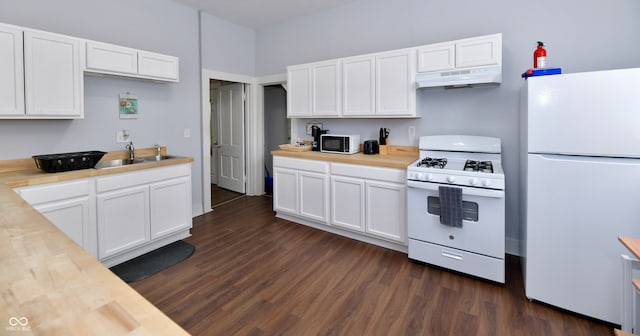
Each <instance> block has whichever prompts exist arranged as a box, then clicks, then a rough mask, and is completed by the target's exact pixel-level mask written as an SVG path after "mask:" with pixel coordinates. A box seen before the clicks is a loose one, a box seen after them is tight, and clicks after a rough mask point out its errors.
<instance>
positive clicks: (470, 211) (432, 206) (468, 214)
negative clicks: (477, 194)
mask: <svg viewBox="0 0 640 336" xmlns="http://www.w3.org/2000/svg"><path fill="white" fill-rule="evenodd" d="M427 212H428V213H430V214H432V215H436V216H440V198H439V197H436V196H428V197H427ZM462 219H464V220H466V221H471V222H477V221H478V203H475V202H467V201H462Z"/></svg>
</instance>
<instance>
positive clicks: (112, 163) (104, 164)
mask: <svg viewBox="0 0 640 336" xmlns="http://www.w3.org/2000/svg"><path fill="white" fill-rule="evenodd" d="M142 162H144V160H143V159H133V160H131V159H120V160H109V161H100V162H98V164H96V167H95V168H96V169H103V168H115V167H122V166H128V165H132V164H136V163H142Z"/></svg>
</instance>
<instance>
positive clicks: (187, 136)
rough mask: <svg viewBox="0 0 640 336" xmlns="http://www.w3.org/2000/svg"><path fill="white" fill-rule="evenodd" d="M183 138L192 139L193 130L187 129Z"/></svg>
mask: <svg viewBox="0 0 640 336" xmlns="http://www.w3.org/2000/svg"><path fill="white" fill-rule="evenodd" d="M183 136H184V137H185V138H190V137H191V129H190V128H185V129H184V132H183Z"/></svg>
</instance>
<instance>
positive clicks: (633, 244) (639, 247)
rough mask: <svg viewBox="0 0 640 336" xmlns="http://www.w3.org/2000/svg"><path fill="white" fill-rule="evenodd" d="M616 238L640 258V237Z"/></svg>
mask: <svg viewBox="0 0 640 336" xmlns="http://www.w3.org/2000/svg"><path fill="white" fill-rule="evenodd" d="M618 240H619V241H620V242H621V243H622V245H624V246H625V247H626V248H627V249H628V250H629V251H631V253H633V255H634V256H635V257H636V258H638V259H640V239H637V238H629V237H622V236H620V237H618Z"/></svg>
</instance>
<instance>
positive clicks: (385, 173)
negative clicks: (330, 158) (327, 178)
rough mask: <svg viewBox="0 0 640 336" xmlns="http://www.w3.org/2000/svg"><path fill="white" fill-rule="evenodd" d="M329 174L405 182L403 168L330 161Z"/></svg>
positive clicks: (405, 173)
mask: <svg viewBox="0 0 640 336" xmlns="http://www.w3.org/2000/svg"><path fill="white" fill-rule="evenodd" d="M331 175H343V176H351V177H357V178H363V179H366V180H380V181H385V182H395V183H405V182H406V180H407V172H406V171H405V170H404V169H394V168H382V167H371V166H364V165H352V164H344V163H331Z"/></svg>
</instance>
